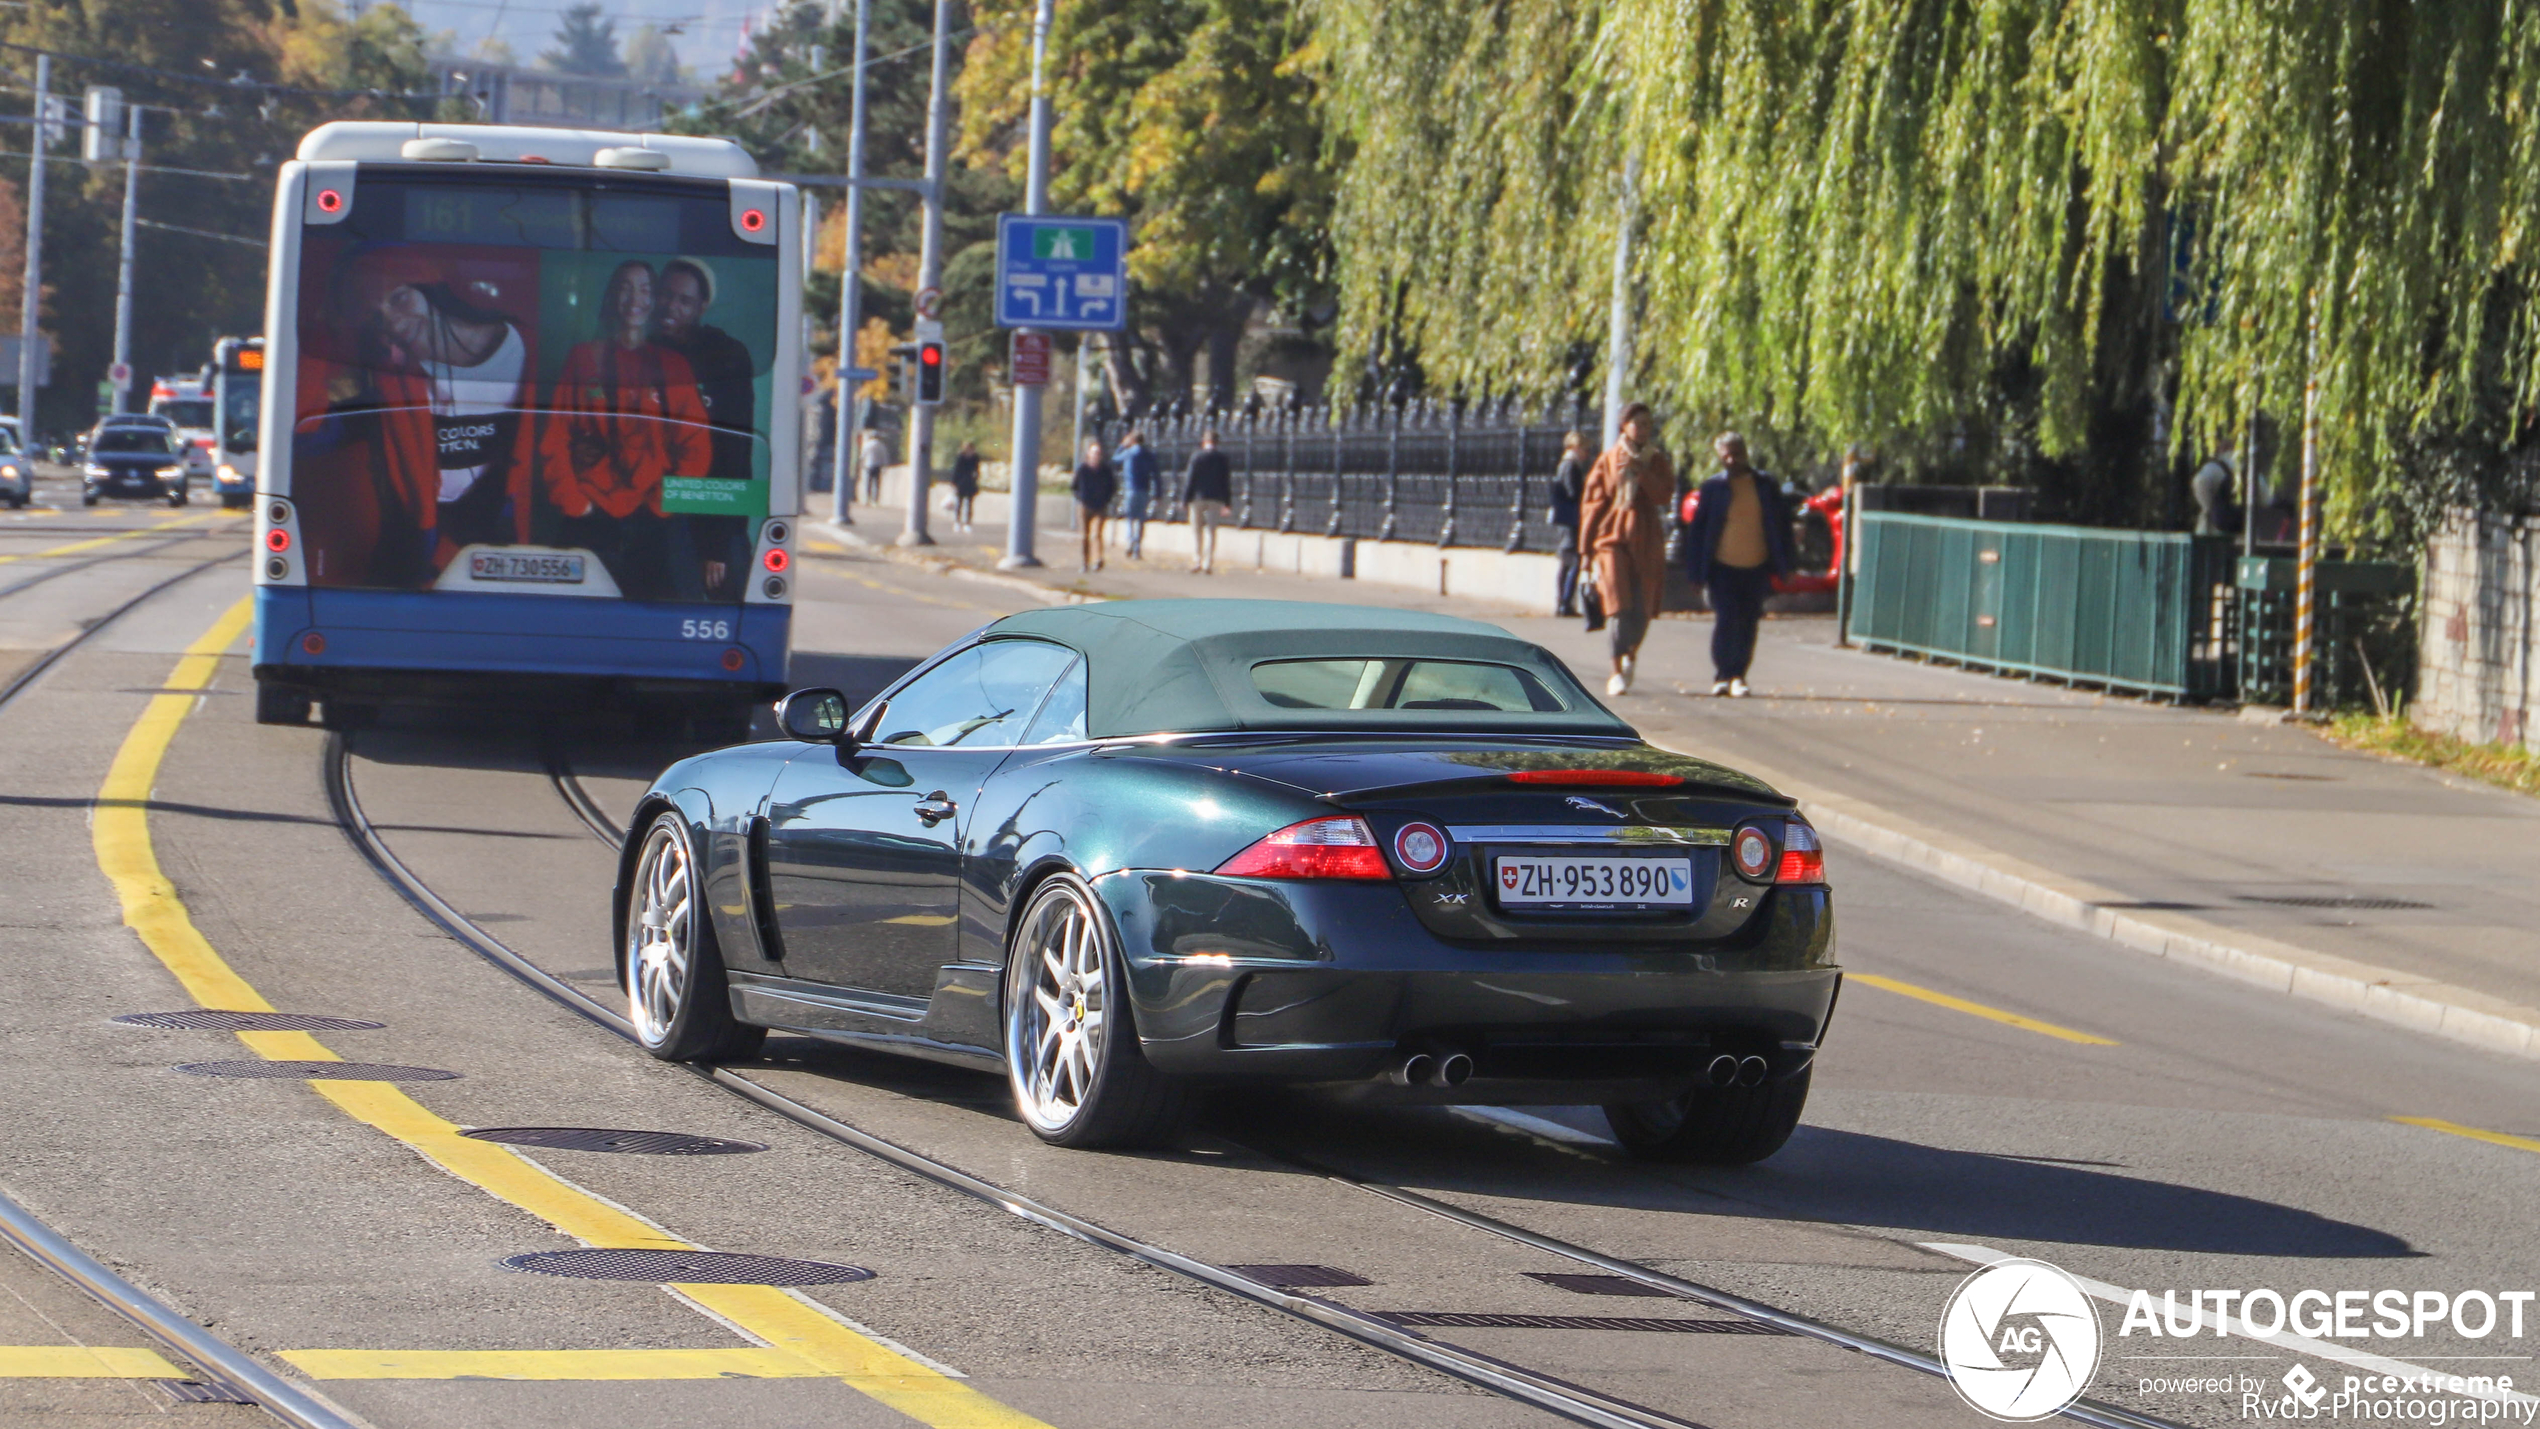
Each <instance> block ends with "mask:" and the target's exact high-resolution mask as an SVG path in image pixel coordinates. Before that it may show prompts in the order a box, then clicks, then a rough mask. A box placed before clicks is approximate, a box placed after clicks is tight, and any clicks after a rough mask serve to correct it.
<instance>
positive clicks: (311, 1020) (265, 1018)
mask: <svg viewBox="0 0 2540 1429" xmlns="http://www.w3.org/2000/svg"><path fill="white" fill-rule="evenodd" d="M107 1020H108V1021H110V1022H120V1023H122V1024H123V1025H124V1026H126V1027H198V1028H204V1029H207V1030H209V1031H213V1032H373V1031H377V1030H378V1029H380V1028H382V1027H385V1026H387V1025H388V1024H387V1023H385V1022H364V1021H362V1020H361V1019H360V1018H358V1017H318V1016H315V1015H312V1014H310V1013H305V1012H213V1011H211V1010H209V1009H207V1008H192V1009H189V1010H187V1011H184V1012H127V1013H125V1014H124V1015H123V1016H121V1017H114V1018H108V1019H107Z"/></svg>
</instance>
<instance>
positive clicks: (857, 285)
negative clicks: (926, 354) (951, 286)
mask: <svg viewBox="0 0 2540 1429" xmlns="http://www.w3.org/2000/svg"><path fill="white" fill-rule="evenodd" d="M833 13H834V8H833ZM872 20H873V0H856V5H855V80H854V96H855V97H854V99H853V101H852V103H851V106H850V108H849V109H848V118H847V219H846V230H847V231H846V246H845V247H844V248H843V249H842V250H841V251H840V254H839V263H838V268H839V272H838V397H837V401H838V441H837V446H836V449H835V450H834V451H832V452H831V453H830V470H831V477H832V480H833V481H834V482H835V485H833V486H832V487H831V488H830V490H829V519H830V520H832V521H835V522H836V523H838V524H839V525H841V526H852V525H854V524H855V517H854V516H852V515H851V514H849V513H850V511H851V510H852V508H853V505H854V502H855V479H856V463H857V462H858V461H859V460H861V457H860V455H859V448H861V446H862V445H863V441H862V438H863V436H864V434H863V433H862V432H859V431H857V430H855V421H856V399H855V390H856V387H857V386H858V384H857V383H856V382H855V381H854V380H853V373H854V371H855V367H856V353H855V340H856V331H857V329H859V328H861V327H862V326H863V325H864V315H863V309H864V185H863V184H862V183H860V182H858V180H860V179H862V178H863V177H864V41H865V34H866V32H867V29H868V27H869V26H870V24H871V22H872ZM814 241H815V242H817V241H818V235H814Z"/></svg>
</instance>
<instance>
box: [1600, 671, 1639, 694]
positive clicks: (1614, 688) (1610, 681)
mask: <svg viewBox="0 0 2540 1429" xmlns="http://www.w3.org/2000/svg"><path fill="white" fill-rule="evenodd" d="M1631 687H1632V682H1631V681H1630V680H1628V679H1626V678H1624V676H1623V675H1622V673H1621V672H1619V671H1617V672H1616V673H1614V674H1611V675H1608V676H1606V677H1605V693H1607V694H1609V695H1619V694H1621V693H1623V692H1624V691H1625V690H1628V689H1630V688H1631Z"/></svg>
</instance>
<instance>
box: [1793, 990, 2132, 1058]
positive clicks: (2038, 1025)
mask: <svg viewBox="0 0 2540 1429" xmlns="http://www.w3.org/2000/svg"><path fill="white" fill-rule="evenodd" d="M1843 977H1844V981H1846V982H1863V983H1868V984H1869V985H1870V986H1872V987H1876V988H1884V989H1886V990H1887V991H1889V992H1892V993H1896V994H1898V995H1900V996H1903V997H1910V998H1913V999H1914V1000H1915V1001H1917V1002H1928V1003H1930V1004H1931V1005H1932V1006H1934V1007H1946V1008H1948V1009H1949V1010H1950V1011H1952V1012H1963V1013H1965V1014H1967V1015H1968V1016H1969V1017H1981V1018H1983V1019H1984V1020H1986V1021H1987V1022H1999V1023H2001V1024H2002V1025H2003V1026H2005V1027H2017V1028H2019V1029H2020V1030H2021V1031H2023V1032H2035V1033H2038V1034H2039V1035H2041V1036H2046V1037H2054V1038H2059V1039H2061V1040H2063V1041H2066V1042H2079V1043H2081V1044H2082V1045H2083V1046H2086V1047H2115V1046H2118V1045H2120V1044H2119V1043H2118V1042H2116V1041H2115V1040H2113V1039H2111V1038H2107V1037H2094V1036H2092V1035H2091V1034H2089V1033H2087V1032H2075V1031H2074V1030H2073V1029H2071V1028H2069V1027H2058V1026H2056V1025H2055V1024H2054V1023H2052V1022H2040V1021H2038V1020H2037V1019H2036V1018H2034V1017H2022V1016H2021V1015H2019V1014H2018V1013H2016V1012H2005V1011H2003V1010H2002V1009H2001V1008H1998V1007H1987V1006H1985V1005H1984V1004H1983V1003H1981V1002H1969V1001H1967V1000H1966V999H1965V998H1963V997H1951V996H1950V995H1949V994H1947V993H1945V992H1934V991H1932V990H1931V989H1930V988H1927V987H1917V986H1916V985H1914V984H1913V983H1910V982H1898V981H1897V980H1896V979H1894V978H1892V977H1880V976H1879V975H1878V974H1876V973H1859V972H1847V973H1845V974H1844V975H1843Z"/></svg>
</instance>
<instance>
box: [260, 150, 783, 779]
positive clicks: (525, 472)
mask: <svg viewBox="0 0 2540 1429" xmlns="http://www.w3.org/2000/svg"><path fill="white" fill-rule="evenodd" d="M756 174H757V166H756V165H755V164H754V163H752V161H751V160H750V157H749V156H748V155H747V154H746V153H744V152H743V151H742V150H741V149H740V148H739V147H738V146H737V145H734V144H731V143H728V142H726V141H723V140H718V139H702V138H690V137H683V136H675V135H661V134H644V135H633V134H601V133H586V132H579V131H572V130H561V129H528V128H514V127H506V126H492V125H466V124H412V123H406V124H395V123H339V124H328V125H324V126H322V127H320V128H318V129H315V130H313V131H311V132H310V133H309V135H308V137H306V138H305V139H303V140H302V141H301V142H300V150H299V155H298V157H297V158H296V159H295V160H294V161H293V162H290V163H287V164H285V165H283V167H282V176H281V182H280V186H279V190H278V192H277V194H276V197H275V206H274V219H273V242H272V252H273V269H272V278H271V284H270V288H269V291H268V293H267V297H266V308H265V347H264V358H265V364H264V396H263V424H262V425H263V437H262V440H261V441H260V442H259V443H258V444H257V446H258V450H257V454H256V455H257V474H256V493H257V501H256V507H257V541H258V546H257V551H256V576H255V580H256V647H255V648H256V653H255V674H256V682H257V701H256V717H257V719H258V720H259V721H261V722H264V723H268V724H295V723H305V722H307V721H308V720H309V718H310V717H311V714H312V712H313V710H314V712H315V713H316V714H317V716H318V718H319V721H320V722H321V723H323V724H325V725H327V726H329V727H331V728H348V727H354V726H358V725H361V724H364V723H367V722H369V721H370V720H371V719H373V718H375V717H376V716H377V713H378V711H379V708H380V707H381V706H382V705H383V704H391V703H413V702H434V703H441V702H459V703H470V704H489V703H490V704H498V705H500V704H513V705H518V706H522V707H562V708H571V709H587V708H589V707H591V706H592V705H593V704H594V703H595V702H599V701H609V702H613V703H618V704H624V705H630V706H634V707H636V708H637V709H639V710H644V711H649V712H651V713H652V714H653V715H655V716H656V717H659V716H662V715H668V716H670V717H673V718H680V719H687V720H691V721H694V722H695V724H696V726H697V727H696V730H695V732H696V733H698V734H699V735H700V736H704V737H717V736H732V735H734V732H735V729H736V726H738V725H739V724H740V722H742V721H745V720H746V718H747V715H748V710H749V706H750V705H751V704H752V703H753V702H755V701H758V700H761V699H764V698H767V697H769V696H771V695H773V694H775V693H778V692H781V691H782V690H783V688H784V680H785V663H786V652H787V642H788V638H789V634H790V629H791V617H792V602H793V586H794V575H795V572H794V570H793V558H792V549H791V547H792V541H793V534H794V527H795V524H796V520H795V518H796V517H797V516H798V514H799V512H800V510H801V501H802V479H801V478H802V470H801V468H802V452H801V432H802V424H801V422H800V421H799V420H797V419H796V412H795V407H796V404H797V402H798V400H799V398H798V395H797V394H798V392H799V390H800V386H801V382H802V370H803V354H802V316H801V315H802V294H801V287H800V281H799V276H800V274H801V272H802V263H801V254H802V243H803V234H802V206H801V196H800V194H799V192H798V191H797V190H796V189H794V188H792V187H790V186H788V185H784V184H777V183H770V182H766V181H763V180H761V179H759V178H757V177H756Z"/></svg>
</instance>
